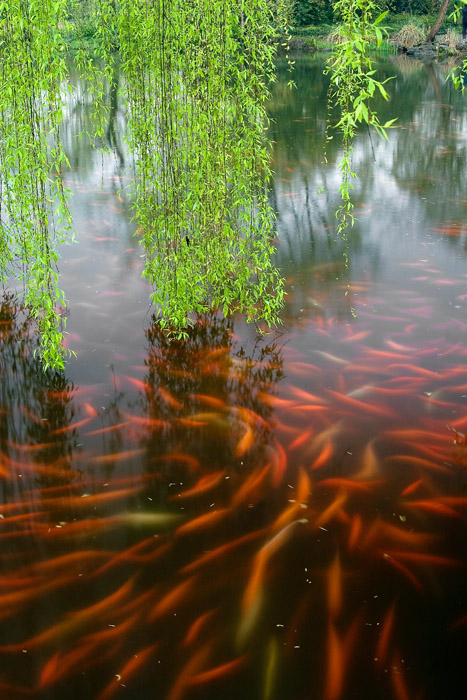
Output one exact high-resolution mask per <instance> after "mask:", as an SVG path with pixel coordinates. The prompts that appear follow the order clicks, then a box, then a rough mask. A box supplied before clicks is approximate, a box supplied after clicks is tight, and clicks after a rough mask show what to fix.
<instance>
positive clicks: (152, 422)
mask: <svg viewBox="0 0 467 700" xmlns="http://www.w3.org/2000/svg"><path fill="white" fill-rule="evenodd" d="M122 415H123V416H124V418H126V419H127V420H128V421H130V422H131V423H136V425H142V426H143V427H144V428H170V423H167V421H165V420H159V419H158V418H147V417H143V416H135V415H133V414H131V413H127V412H126V411H122Z"/></svg>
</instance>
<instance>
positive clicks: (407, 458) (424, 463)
mask: <svg viewBox="0 0 467 700" xmlns="http://www.w3.org/2000/svg"><path fill="white" fill-rule="evenodd" d="M385 461H387V462H391V464H393V463H396V464H403V465H407V466H409V465H410V466H413V467H420V468H422V469H430V470H432V471H438V472H443V473H446V472H448V471H449V470H448V468H447V467H445V466H444V464H437V463H436V462H431V461H430V460H428V459H424V458H423V457H412V456H411V455H392V456H391V457H387V458H386V460H385Z"/></svg>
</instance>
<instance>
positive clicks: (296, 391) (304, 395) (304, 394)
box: [290, 386, 328, 405]
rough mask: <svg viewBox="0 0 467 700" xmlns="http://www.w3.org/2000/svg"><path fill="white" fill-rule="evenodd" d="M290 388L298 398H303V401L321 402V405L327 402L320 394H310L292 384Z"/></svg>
mask: <svg viewBox="0 0 467 700" xmlns="http://www.w3.org/2000/svg"><path fill="white" fill-rule="evenodd" d="M290 390H291V392H292V393H293V394H294V395H295V396H297V397H298V398H299V399H303V401H307V402H308V403H311V404H321V405H324V404H327V403H328V402H327V401H326V400H325V399H323V398H322V397H321V396H316V395H315V394H310V393H309V392H308V391H303V389H300V388H299V387H297V386H292V387H291V389H290Z"/></svg>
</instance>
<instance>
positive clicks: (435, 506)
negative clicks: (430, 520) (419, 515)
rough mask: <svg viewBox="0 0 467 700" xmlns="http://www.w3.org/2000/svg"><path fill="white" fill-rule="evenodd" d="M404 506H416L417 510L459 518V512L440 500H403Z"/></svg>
mask: <svg viewBox="0 0 467 700" xmlns="http://www.w3.org/2000/svg"><path fill="white" fill-rule="evenodd" d="M404 505H405V506H409V507H411V508H416V509H417V510H425V511H426V512H427V513H433V515H445V516H447V517H448V518H460V517H461V516H460V515H459V513H458V512H457V511H456V510H454V509H453V508H450V507H449V506H447V505H445V504H444V503H441V502H440V501H434V500H433V501H405V503H404Z"/></svg>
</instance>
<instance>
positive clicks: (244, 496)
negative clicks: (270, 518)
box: [232, 464, 271, 508]
mask: <svg viewBox="0 0 467 700" xmlns="http://www.w3.org/2000/svg"><path fill="white" fill-rule="evenodd" d="M270 470H271V465H270V464H266V466H265V467H263V468H262V469H256V470H255V471H254V472H253V473H252V474H250V476H249V477H248V479H246V481H245V482H244V483H243V484H242V485H241V486H240V488H239V489H237V491H236V492H235V494H234V497H233V498H232V507H233V508H236V507H237V506H239V505H240V504H241V503H243V502H248V503H253V504H254V503H256V502H257V500H258V499H259V498H260V497H261V495H262V494H263V491H264V488H265V482H266V480H267V478H268V476H269V472H270Z"/></svg>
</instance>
